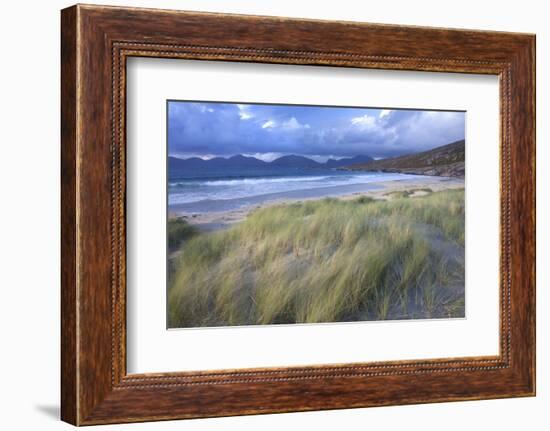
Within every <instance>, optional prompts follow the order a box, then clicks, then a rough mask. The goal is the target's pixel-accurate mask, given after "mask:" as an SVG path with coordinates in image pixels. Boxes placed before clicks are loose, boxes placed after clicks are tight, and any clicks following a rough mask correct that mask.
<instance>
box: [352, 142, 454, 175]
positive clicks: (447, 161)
mask: <svg viewBox="0 0 550 431" xmlns="http://www.w3.org/2000/svg"><path fill="white" fill-rule="evenodd" d="M464 148H465V142H464V140H461V141H456V142H453V143H451V144H447V145H443V146H441V147H437V148H433V149H431V150H429V151H424V152H421V153H415V154H407V155H405V156H399V157H392V158H389V159H383V160H375V161H372V162H368V163H359V164H354V165H351V166H347V167H345V168H344V169H349V170H361V171H381V172H399V173H403V174H417V175H434V176H442V177H459V178H464Z"/></svg>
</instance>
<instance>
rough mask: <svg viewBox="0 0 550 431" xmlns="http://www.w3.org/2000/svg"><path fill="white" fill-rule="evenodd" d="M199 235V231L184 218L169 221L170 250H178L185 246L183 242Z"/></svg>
mask: <svg viewBox="0 0 550 431" xmlns="http://www.w3.org/2000/svg"><path fill="white" fill-rule="evenodd" d="M197 233H198V231H197V229H196V228H195V227H194V226H191V225H190V224H189V223H187V221H185V220H184V219H182V218H170V219H168V248H169V249H170V250H174V249H177V248H178V247H180V246H181V245H182V244H183V241H185V240H186V239H189V238H191V237H192V236H194V235H196V234H197Z"/></svg>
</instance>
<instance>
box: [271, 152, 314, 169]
mask: <svg viewBox="0 0 550 431" xmlns="http://www.w3.org/2000/svg"><path fill="white" fill-rule="evenodd" d="M269 165H270V166H271V167H278V168H321V167H323V165H322V164H321V163H317V162H316V161H315V160H311V159H309V158H307V157H304V156H295V155H290V156H283V157H279V158H278V159H275V160H273V161H272V162H271V163H270V164H269Z"/></svg>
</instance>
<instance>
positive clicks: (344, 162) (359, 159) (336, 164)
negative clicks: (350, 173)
mask: <svg viewBox="0 0 550 431" xmlns="http://www.w3.org/2000/svg"><path fill="white" fill-rule="evenodd" d="M373 160H374V159H373V158H372V157H371V156H364V155H363V156H355V157H346V158H343V159H338V160H335V159H328V160H327V161H326V163H325V166H326V167H327V168H341V167H343V166H350V165H355V164H359V163H368V162H372V161H373Z"/></svg>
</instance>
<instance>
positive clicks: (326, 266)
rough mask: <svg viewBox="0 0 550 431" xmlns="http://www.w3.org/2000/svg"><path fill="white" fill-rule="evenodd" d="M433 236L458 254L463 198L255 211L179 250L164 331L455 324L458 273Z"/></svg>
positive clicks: (328, 202) (459, 309)
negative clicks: (407, 321)
mask: <svg viewBox="0 0 550 431" xmlns="http://www.w3.org/2000/svg"><path fill="white" fill-rule="evenodd" d="M427 228H428V229H427ZM434 235H435V236H438V237H444V238H445V241H449V242H451V243H452V244H455V245H458V246H459V247H458V248H459V249H461V250H462V252H463V245H464V191H463V190H449V191H444V192H437V193H432V194H429V195H428V196H423V197H417V198H408V197H403V198H397V199H393V200H391V201H374V200H371V199H365V198H359V199H356V200H349V201H345V200H338V199H322V200H316V201H305V202H299V203H292V204H284V205H277V206H272V207H268V208H264V209H259V210H256V211H255V212H253V213H251V214H250V215H249V216H248V218H247V219H246V220H245V221H243V222H242V223H240V224H239V225H236V226H234V227H232V228H230V229H227V230H224V231H219V232H214V233H208V234H200V235H195V236H192V237H191V238H190V239H188V240H187V241H185V244H184V245H183V246H182V253H180V254H179V255H178V256H177V257H176V258H175V259H176V260H175V261H174V262H173V265H172V266H173V268H174V270H173V272H172V273H171V274H170V277H169V279H170V284H169V293H168V295H169V297H168V317H169V319H168V320H169V326H170V327H196V326H226V325H248V324H272V323H317V322H338V321H357V320H373V319H388V318H414V317H453V316H461V315H463V313H464V307H463V303H462V306H460V302H459V301H460V300H461V299H462V298H463V291H464V290H463V289H464V268H463V263H461V260H460V259H454V257H453V256H448V255H447V254H448V253H447V254H446V253H445V252H444V251H442V250H441V249H438V248H436V247H433V246H432V242H433V238H432V236H434ZM455 249H456V247H455ZM457 301H458V302H457ZM457 304H458V305H457Z"/></svg>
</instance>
